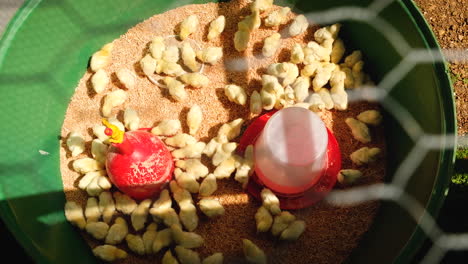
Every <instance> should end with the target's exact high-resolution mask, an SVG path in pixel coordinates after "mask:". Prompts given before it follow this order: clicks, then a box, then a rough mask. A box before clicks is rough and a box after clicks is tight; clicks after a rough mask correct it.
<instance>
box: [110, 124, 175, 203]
mask: <svg viewBox="0 0 468 264" xmlns="http://www.w3.org/2000/svg"><path fill="white" fill-rule="evenodd" d="M103 123H104V125H106V126H107V129H106V131H105V133H106V135H108V136H110V137H111V138H110V142H112V145H111V147H110V148H109V151H108V153H107V160H106V167H107V174H108V176H109V179H110V180H111V181H112V183H113V184H114V185H115V186H117V188H119V189H120V190H121V191H122V192H124V193H126V194H127V195H129V196H131V197H133V198H135V199H138V200H142V199H146V198H150V197H152V196H154V195H157V194H159V192H160V191H161V190H162V189H163V188H164V187H165V186H166V184H167V183H168V182H170V181H171V179H172V172H173V170H174V161H173V159H172V155H171V152H170V151H169V150H168V149H167V147H166V145H165V144H164V143H163V142H162V141H161V140H160V139H159V137H157V136H156V135H153V134H151V133H149V132H148V131H147V129H141V130H137V131H130V132H125V133H124V132H123V131H120V130H119V129H118V128H117V127H116V126H113V125H112V124H109V123H108V122H107V121H105V120H103Z"/></svg>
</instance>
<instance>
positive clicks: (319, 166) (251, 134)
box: [238, 107, 341, 209]
mask: <svg viewBox="0 0 468 264" xmlns="http://www.w3.org/2000/svg"><path fill="white" fill-rule="evenodd" d="M248 145H254V157H255V172H254V174H253V175H252V176H251V178H250V181H249V183H248V184H247V191H248V192H249V193H251V194H252V195H253V196H254V197H256V198H258V199H260V191H261V190H262V189H263V188H265V187H266V188H268V189H270V190H271V191H273V192H274V193H275V194H276V195H277V196H278V198H279V199H280V206H281V208H282V209H300V208H304V207H308V206H311V205H312V204H314V203H316V202H318V201H320V200H321V199H322V198H323V197H324V196H325V195H326V194H327V193H328V192H329V191H330V190H331V189H332V188H333V186H334V185H335V183H336V177H337V174H338V172H339V171H340V169H341V153H340V149H339V146H338V142H337V141H336V138H335V136H334V135H333V133H331V131H330V130H329V129H328V128H326V126H325V124H324V123H323V121H322V120H321V119H320V118H319V117H318V116H317V115H316V114H315V113H313V112H311V111H309V110H307V109H304V108H300V107H289V108H285V109H282V110H279V111H271V112H268V113H266V114H264V115H262V116H260V117H258V118H257V119H255V120H254V121H253V122H252V124H251V125H250V126H249V127H248V128H247V129H246V131H245V132H244V134H243V135H242V137H241V140H240V144H239V147H238V151H239V152H240V154H243V152H244V151H245V148H246V147H247V146H248Z"/></svg>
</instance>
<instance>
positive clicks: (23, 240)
mask: <svg viewBox="0 0 468 264" xmlns="http://www.w3.org/2000/svg"><path fill="white" fill-rule="evenodd" d="M41 2H42V0H25V2H24V3H23V5H22V6H21V7H20V8H19V9H18V11H17V12H16V14H15V15H14V16H13V18H12V19H11V21H10V22H9V23H8V26H7V28H6V30H5V32H4V33H3V36H2V38H1V39H0V68H1V67H2V65H3V62H4V58H5V55H6V53H7V51H8V48H9V47H10V44H11V43H10V42H11V41H12V40H13V38H14V36H15V34H16V32H17V31H18V29H19V27H20V26H21V25H22V24H23V22H24V21H25V20H26V19H27V18H28V17H29V15H30V14H31V12H32V11H34V9H35V8H36V7H37V5H39V4H40V3H41ZM0 200H4V201H8V199H7V198H6V197H5V196H4V194H3V193H2V192H1V190H0ZM7 205H8V203H5V204H4V203H1V204H0V212H2V213H1V214H0V217H1V218H2V220H3V222H4V223H5V226H6V227H7V228H8V229H9V231H10V232H11V233H12V234H13V236H14V237H15V239H16V240H17V241H18V242H19V244H20V245H21V246H22V247H23V248H24V250H25V251H26V252H27V253H28V254H29V256H30V257H31V258H32V259H34V260H35V261H37V262H38V263H47V259H46V258H45V257H44V255H43V254H41V252H40V251H39V250H38V248H37V247H36V246H35V245H34V242H33V241H32V240H31V239H30V238H29V236H28V235H27V234H25V233H24V232H23V230H22V229H21V228H20V227H19V226H18V224H17V223H16V221H15V219H14V218H13V215H14V214H13V212H12V211H11V208H10V207H9V206H7Z"/></svg>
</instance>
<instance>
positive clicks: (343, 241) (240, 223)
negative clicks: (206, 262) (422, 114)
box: [60, 1, 385, 263]
mask: <svg viewBox="0 0 468 264" xmlns="http://www.w3.org/2000/svg"><path fill="white" fill-rule="evenodd" d="M247 4H248V3H247V1H232V2H230V3H220V4H215V3H210V4H203V5H188V6H183V7H180V8H177V9H173V10H170V11H168V12H166V13H164V14H159V15H155V16H153V17H151V18H149V19H147V20H145V21H143V22H142V23H140V24H138V25H136V26H135V27H133V28H131V29H130V30H129V31H128V32H127V33H126V34H124V35H123V36H121V37H120V38H118V39H116V40H115V41H114V48H113V51H112V56H111V62H110V64H109V65H108V66H107V67H106V71H107V72H108V73H113V72H116V71H117V70H118V69H120V68H127V69H130V70H132V71H133V70H134V71H136V72H137V73H138V78H137V81H136V87H135V88H134V89H132V90H129V91H128V99H127V101H126V102H125V104H124V105H123V106H121V107H119V108H118V109H114V113H115V114H118V117H119V116H120V117H121V115H122V110H123V109H125V108H133V109H135V110H136V111H137V112H138V114H139V116H140V118H141V124H140V126H141V127H152V126H154V125H155V124H156V123H157V122H158V121H160V120H162V119H177V118H179V119H180V120H181V123H182V124H183V130H184V132H188V127H187V126H186V125H185V124H186V122H185V119H186V114H187V111H188V109H189V107H190V106H191V105H193V104H198V105H200V106H201V108H202V111H203V116H204V121H203V124H202V127H201V129H200V130H199V131H198V133H197V135H196V136H197V138H199V139H200V140H202V141H204V142H208V141H209V139H210V138H211V137H213V136H214V135H215V134H216V133H217V130H218V128H219V127H220V126H221V125H222V124H224V123H226V122H228V121H231V120H233V119H236V118H239V117H241V118H245V119H247V120H248V121H247V122H246V123H247V124H248V123H249V122H250V121H251V120H252V118H253V116H251V115H250V113H249V110H248V107H242V106H239V105H236V104H234V103H231V102H229V101H228V100H227V98H226V97H225V95H224V92H223V87H224V86H225V85H226V84H228V83H235V84H238V85H240V86H242V87H244V88H245V89H246V92H247V94H248V95H249V94H250V93H251V92H252V91H253V90H259V89H260V88H261V84H260V81H259V80H260V76H261V74H263V72H264V67H265V66H267V65H269V64H271V63H272V62H275V61H286V60H288V59H289V51H288V50H290V48H291V47H292V45H293V43H295V42H302V43H306V42H307V41H310V40H312V39H313V37H312V36H313V32H314V30H316V29H317V28H318V27H317V26H315V27H314V26H312V27H310V28H309V30H308V32H306V33H305V34H302V35H300V36H298V37H295V38H286V39H283V42H282V48H281V49H280V50H279V51H278V52H277V54H276V55H275V56H274V57H272V58H269V59H268V60H262V59H261V58H260V57H259V56H258V55H253V54H259V53H261V47H262V42H263V39H264V38H265V37H266V36H268V35H270V34H271V33H273V32H274V31H277V30H278V29H267V28H264V27H263V26H262V27H261V28H260V29H259V30H256V31H254V33H253V36H252V39H251V42H250V43H251V44H250V45H249V48H248V49H247V50H246V51H245V52H244V53H239V52H237V51H236V50H235V49H234V47H233V41H232V38H233V35H234V32H235V31H236V30H237V22H238V21H239V20H240V18H241V17H243V16H245V15H248V14H249V10H248V8H247ZM275 8H278V7H275ZM189 14H197V15H198V19H199V21H200V28H199V30H198V31H197V32H196V33H194V34H193V35H191V36H190V38H191V39H194V40H196V41H197V42H198V43H200V44H201V45H202V46H221V47H223V51H224V57H223V59H222V60H221V61H219V62H218V63H216V64H215V65H213V66H205V69H204V72H203V73H204V74H206V75H207V76H208V77H209V79H210V82H211V83H210V86H209V87H208V88H205V89H200V90H196V89H190V88H188V89H187V90H188V99H187V100H186V101H185V102H183V103H177V102H174V101H173V100H172V99H170V98H169V96H168V93H167V91H166V90H165V89H161V88H158V87H157V86H155V85H154V84H153V83H151V82H150V81H149V80H148V79H147V78H145V77H143V74H142V73H141V69H139V66H138V62H139V60H140V59H141V58H142V57H143V56H144V54H145V53H146V52H147V47H148V43H149V42H150V41H151V40H152V39H153V37H155V36H167V35H174V28H176V26H177V24H178V23H180V22H181V21H182V20H183V19H184V18H186V17H187V16H188V15H189ZM219 15H225V17H226V28H225V31H224V32H223V33H222V35H221V38H220V39H216V40H214V41H211V42H208V41H207V39H206V34H207V29H208V27H207V26H206V25H208V24H209V22H211V21H212V20H213V19H215V18H216V17H217V16H219ZM263 16H265V14H263V15H262V17H263ZM292 17H293V15H292V14H291V15H290V18H292ZM283 28H284V27H281V28H280V30H281V29H283ZM348 52H350V51H348ZM239 64H242V65H244V67H245V69H248V71H242V70H240V71H239V70H238V71H232V67H233V66H234V65H239ZM90 77H91V72H90V71H89V70H88V72H86V73H85V74H84V76H83V78H82V79H81V80H80V82H79V84H78V87H77V88H76V92H75V94H74V96H73V97H72V99H71V101H70V105H69V107H68V110H67V112H66V116H65V121H64V124H63V128H62V137H63V138H65V137H66V136H67V135H68V133H69V132H70V131H79V132H81V133H82V134H83V135H85V140H86V141H87V142H89V141H91V140H92V131H91V129H90V128H91V127H93V126H94V125H96V124H99V123H100V120H101V116H100V106H101V104H102V98H103V97H104V95H105V94H106V92H104V93H103V94H99V95H96V94H93V92H92V88H91V87H90V84H89V82H90V81H89V80H90ZM116 89H119V88H118V86H117V84H116V81H115V78H113V81H112V82H111V84H109V86H108V91H107V92H109V91H112V90H116ZM369 109H378V105H376V104H371V103H368V102H358V103H352V104H351V105H350V106H349V109H348V110H347V111H334V110H331V111H322V112H320V113H319V115H320V117H321V118H322V119H323V120H324V122H325V124H326V125H327V127H328V128H329V129H331V130H332V131H333V132H334V133H335V136H336V138H337V140H338V142H339V144H340V148H341V151H342V159H343V164H342V167H343V168H355V165H353V164H352V163H351V161H350V159H349V154H350V153H352V152H353V151H355V150H357V149H358V148H360V147H363V146H364V144H362V143H360V142H358V141H356V140H354V139H353V137H352V135H351V133H350V130H349V128H348V127H347V126H346V124H345V122H344V119H346V118H347V117H355V116H356V115H357V114H359V113H360V112H362V111H364V110H369ZM372 136H373V140H372V143H371V144H367V145H366V146H372V147H374V146H375V147H380V148H381V149H382V150H384V151H383V152H385V143H384V136H383V127H382V126H380V127H378V128H372ZM89 145H90V144H88V146H87V148H88V149H87V151H86V152H85V153H83V154H82V155H81V156H80V157H84V156H86V155H89V154H90V151H89V148H90V146H89ZM74 159H75V158H71V157H70V156H69V155H68V154H67V152H66V151H65V149H64V148H62V149H61V152H60V160H61V173H62V179H63V187H64V191H65V194H66V198H67V200H71V201H76V202H77V203H78V204H80V205H82V206H83V207H84V206H85V204H86V199H87V194H86V193H85V192H84V191H82V190H79V189H78V188H77V184H78V181H79V179H80V175H79V174H78V173H76V172H74V171H72V170H71V169H70V168H71V166H70V164H71V162H72V161H73V160H74ZM382 159H385V153H384V155H383V157H382ZM204 162H205V163H207V160H204ZM383 164H384V162H377V163H374V164H372V165H369V166H367V167H360V169H361V170H362V171H363V173H364V175H365V177H364V178H363V179H362V180H361V181H359V183H358V185H367V184H372V183H377V182H381V181H382V180H383V177H384V165H383ZM211 169H213V168H211ZM218 186H219V187H218V191H216V192H215V194H214V195H213V197H215V198H218V199H219V200H220V202H221V203H222V204H223V205H224V207H225V209H226V213H225V215H223V216H222V217H220V218H217V219H208V218H206V217H205V216H203V215H202V214H201V213H200V212H199V217H200V224H199V226H198V228H197V229H196V230H195V232H196V233H198V234H200V235H202V236H203V237H204V238H205V244H204V245H203V246H202V247H201V248H199V249H197V252H199V253H200V256H201V257H202V258H204V257H206V256H208V255H211V254H213V253H215V252H222V253H223V254H224V256H225V262H226V263H239V262H242V261H243V254H242V243H241V238H248V239H250V240H252V241H253V242H254V243H255V244H257V245H258V246H259V247H260V248H262V249H263V250H264V251H265V253H266V254H267V256H268V259H269V262H271V263H340V262H343V261H344V260H345V259H346V258H347V256H348V255H349V254H350V253H351V252H352V250H353V248H355V247H356V246H357V244H358V242H359V239H360V238H361V236H362V235H363V234H364V233H365V232H366V231H367V230H368V229H369V227H370V225H371V224H372V220H373V218H374V216H375V214H376V212H377V210H378V207H379V204H378V202H368V203H363V204H360V205H358V206H353V207H346V208H339V207H335V206H332V205H330V204H327V203H326V202H324V201H322V202H319V203H317V204H316V205H314V206H312V207H310V208H307V209H302V210H296V211H293V214H295V215H296V216H297V218H298V219H302V220H305V221H306V223H307V228H306V231H305V233H304V234H303V235H302V236H301V237H300V238H299V240H298V241H296V242H292V243H287V242H280V241H278V240H277V239H276V238H273V237H272V236H271V235H270V234H257V233H256V230H255V220H254V214H255V212H256V210H257V209H258V207H259V206H260V203H259V202H258V201H256V200H253V198H251V197H250V196H249V195H247V194H246V193H245V192H244V191H243V190H242V188H241V186H240V184H238V183H237V182H235V181H234V180H233V179H229V180H219V181H218ZM335 188H344V187H343V186H337V187H335ZM194 199H195V201H196V197H194ZM114 218H115V216H114ZM127 220H128V218H127ZM149 220H150V217H149ZM149 220H148V222H149ZM128 223H130V222H128ZM129 228H130V232H133V233H134V231H133V229H132V227H131V225H130V224H129ZM159 228H161V227H159ZM83 237H84V238H85V239H86V241H87V242H88V243H89V244H90V246H91V247H95V246H97V245H100V244H102V242H101V241H96V240H95V239H93V238H91V237H90V236H89V235H88V234H86V233H85V232H83ZM118 246H119V247H120V248H122V249H124V250H126V251H127V252H129V257H128V258H126V259H124V260H121V261H119V262H118V263H158V262H160V260H161V257H162V253H163V252H165V250H162V253H161V252H160V253H159V254H156V255H147V256H136V255H135V254H133V253H131V252H130V250H129V249H128V248H127V246H126V244H125V241H124V242H123V243H122V244H120V245H118Z"/></svg>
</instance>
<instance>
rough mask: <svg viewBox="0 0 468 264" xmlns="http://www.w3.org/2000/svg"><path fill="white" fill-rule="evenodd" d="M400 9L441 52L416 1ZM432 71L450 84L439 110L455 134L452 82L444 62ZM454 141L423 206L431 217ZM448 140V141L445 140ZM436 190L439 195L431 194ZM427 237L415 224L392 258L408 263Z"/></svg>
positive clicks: (407, 0) (440, 199) (444, 188)
mask: <svg viewBox="0 0 468 264" xmlns="http://www.w3.org/2000/svg"><path fill="white" fill-rule="evenodd" d="M399 3H400V5H401V7H402V8H403V10H404V11H405V12H406V13H408V17H410V18H411V19H412V20H413V23H414V24H416V25H417V28H418V31H419V33H420V35H421V36H422V39H423V40H424V41H425V44H426V47H427V48H428V49H432V50H436V51H437V52H438V53H442V52H441V49H440V46H439V43H438V42H437V40H436V37H435V35H434V32H433V31H432V29H431V27H430V26H429V24H428V23H427V21H426V20H425V19H424V16H423V15H422V13H421V11H420V10H419V8H418V7H417V6H416V4H415V3H414V2H413V1H411V0H401V1H399ZM433 66H434V69H435V72H436V73H437V74H438V75H439V76H443V77H444V78H440V79H439V82H440V83H441V84H442V86H443V87H450V90H447V89H442V90H441V91H440V92H441V93H442V94H443V97H444V98H451V100H445V101H444V102H443V107H444V108H443V111H444V112H445V115H444V116H445V117H446V118H450V119H446V120H445V121H446V125H447V126H446V127H445V128H444V131H454V134H455V135H458V133H457V129H458V126H457V118H456V109H455V104H454V102H455V98H454V96H453V85H452V81H451V80H450V78H449V76H448V73H447V72H448V69H447V66H446V64H445V63H433ZM448 113H452V114H453V115H449V114H448ZM454 140H455V142H453V144H454V148H453V149H449V150H445V151H442V152H441V162H440V164H441V167H440V171H442V172H445V173H441V174H439V177H437V179H436V182H435V184H434V188H433V190H432V193H433V194H432V195H431V198H430V199H429V202H428V203H427V206H426V207H425V209H426V211H427V213H428V214H430V215H431V216H433V217H437V215H438V214H439V211H440V209H441V207H442V205H443V204H444V201H445V198H446V195H447V193H448V189H449V186H450V179H451V176H452V174H453V164H455V149H456V137H454ZM449 143H452V142H449ZM435 193H438V194H439V195H434V194H435ZM427 238H428V236H427V235H426V234H425V233H424V231H423V230H422V229H421V228H420V227H419V226H417V228H416V230H415V231H414V232H413V234H412V235H411V237H410V239H409V240H408V242H407V244H406V246H405V247H404V248H403V250H402V251H401V252H400V254H399V255H398V257H397V258H396V259H395V261H394V262H395V263H409V262H410V261H411V260H412V259H413V258H414V256H415V255H416V253H417V251H418V250H420V249H421V247H422V244H423V242H424V241H425V240H426V239H427Z"/></svg>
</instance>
